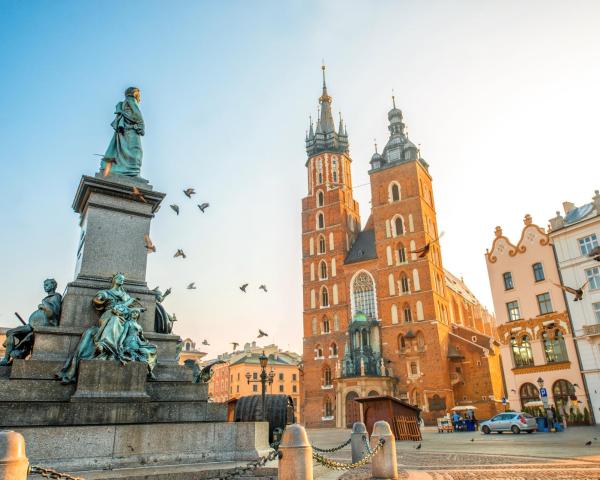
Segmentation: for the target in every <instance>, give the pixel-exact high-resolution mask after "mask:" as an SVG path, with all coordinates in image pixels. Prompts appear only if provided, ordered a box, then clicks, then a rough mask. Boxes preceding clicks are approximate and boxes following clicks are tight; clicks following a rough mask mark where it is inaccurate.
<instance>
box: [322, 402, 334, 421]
mask: <svg viewBox="0 0 600 480" xmlns="http://www.w3.org/2000/svg"><path fill="white" fill-rule="evenodd" d="M323 413H324V415H323V416H324V417H333V403H332V402H331V398H329V397H326V398H325V405H324V407H323Z"/></svg>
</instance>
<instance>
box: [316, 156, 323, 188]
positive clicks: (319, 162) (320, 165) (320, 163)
mask: <svg viewBox="0 0 600 480" xmlns="http://www.w3.org/2000/svg"><path fill="white" fill-rule="evenodd" d="M322 183H323V161H322V160H321V159H320V158H319V160H317V185H321V184H322Z"/></svg>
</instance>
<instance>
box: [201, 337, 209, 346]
mask: <svg viewBox="0 0 600 480" xmlns="http://www.w3.org/2000/svg"><path fill="white" fill-rule="evenodd" d="M202 345H210V343H208V340H207V339H206V338H205V339H204V340H202Z"/></svg>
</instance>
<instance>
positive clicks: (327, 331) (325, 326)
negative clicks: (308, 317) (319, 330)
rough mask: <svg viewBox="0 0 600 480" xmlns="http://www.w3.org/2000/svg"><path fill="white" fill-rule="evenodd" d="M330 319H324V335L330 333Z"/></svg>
mask: <svg viewBox="0 0 600 480" xmlns="http://www.w3.org/2000/svg"><path fill="white" fill-rule="evenodd" d="M330 331H331V330H329V319H328V318H327V317H325V318H323V333H329V332H330Z"/></svg>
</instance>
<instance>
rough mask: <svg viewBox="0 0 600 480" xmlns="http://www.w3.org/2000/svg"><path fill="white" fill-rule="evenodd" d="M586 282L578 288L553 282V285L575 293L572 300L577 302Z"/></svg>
mask: <svg viewBox="0 0 600 480" xmlns="http://www.w3.org/2000/svg"><path fill="white" fill-rule="evenodd" d="M587 284H588V282H585V283H584V284H583V285H582V286H581V287H580V288H571V287H565V286H564V285H559V284H558V283H555V284H554V285H556V286H557V287H559V288H562V289H563V290H564V291H565V292H568V293H572V294H573V295H575V298H574V299H573V301H574V302H578V301H579V300H581V299H582V298H583V289H584V288H585V286H586V285H587Z"/></svg>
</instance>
